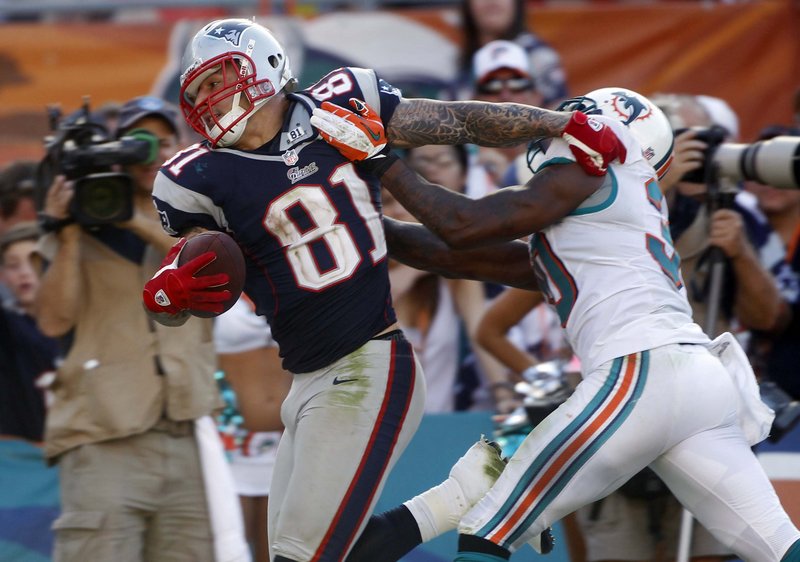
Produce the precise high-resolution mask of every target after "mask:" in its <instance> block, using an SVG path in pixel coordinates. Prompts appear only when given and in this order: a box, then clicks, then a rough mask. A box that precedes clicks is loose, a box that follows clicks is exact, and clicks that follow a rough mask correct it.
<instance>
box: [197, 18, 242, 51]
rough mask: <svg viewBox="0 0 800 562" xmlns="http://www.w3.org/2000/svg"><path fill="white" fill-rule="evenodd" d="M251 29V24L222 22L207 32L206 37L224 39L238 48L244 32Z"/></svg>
mask: <svg viewBox="0 0 800 562" xmlns="http://www.w3.org/2000/svg"><path fill="white" fill-rule="evenodd" d="M248 27H250V22H221V23H219V24H217V25H215V26H214V27H213V28H211V29H209V30H208V31H207V32H206V37H213V38H214V39H222V40H224V41H227V42H228V43H230V44H231V45H233V46H234V47H238V46H239V43H240V42H241V39H242V33H244V30H245V29H247V28H248Z"/></svg>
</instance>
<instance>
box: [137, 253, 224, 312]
mask: <svg viewBox="0 0 800 562" xmlns="http://www.w3.org/2000/svg"><path fill="white" fill-rule="evenodd" d="M184 244H186V238H181V240H180V241H179V242H178V243H177V244H175V245H174V246H173V247H172V249H171V250H170V251H169V253H168V254H167V257H166V258H164V261H163V262H161V269H159V270H158V271H157V272H156V274H155V275H154V276H153V278H152V279H150V281H148V282H147V283H145V286H144V293H143V295H142V298H143V299H144V305H145V306H146V307H147V309H148V310H150V311H152V312H155V313H162V312H166V313H167V314H178V313H180V312H183V311H185V310H199V311H203V312H213V313H216V314H220V313H222V309H223V303H224V302H225V301H227V300H228V299H229V298H231V292H230V291H228V290H227V289H223V287H224V286H225V285H227V284H228V280H229V277H228V274H227V273H217V274H215V275H201V276H200V277H195V276H194V275H195V274H196V273H197V272H198V271H200V270H201V269H203V268H204V267H205V266H207V265H208V264H210V263H211V262H213V261H214V260H215V259H217V256H216V255H215V254H214V252H206V253H204V254H200V255H199V256H197V257H196V258H194V259H193V260H192V261H190V262H188V263H185V264H183V265H182V266H180V267H178V258H179V257H180V254H181V249H182V248H183V246H184Z"/></svg>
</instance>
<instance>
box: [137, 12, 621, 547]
mask: <svg viewBox="0 0 800 562" xmlns="http://www.w3.org/2000/svg"><path fill="white" fill-rule="evenodd" d="M180 81H181V99H180V103H181V108H182V110H183V113H184V117H185V118H186V121H187V122H188V123H189V125H191V126H192V128H193V129H194V130H195V131H197V132H198V133H199V134H201V135H202V136H203V137H205V139H206V140H205V141H204V142H202V143H200V144H196V145H194V146H191V147H189V148H187V149H186V150H183V151H182V152H179V153H178V154H176V155H175V156H174V157H173V158H172V159H171V160H169V161H167V162H166V163H165V164H164V166H163V167H162V168H161V170H160V172H159V174H158V176H157V178H156V181H155V187H154V190H153V198H154V200H155V204H156V207H157V208H158V212H159V214H160V216H161V219H162V224H163V227H164V229H165V230H166V231H167V232H168V233H170V234H172V235H174V236H178V237H182V238H181V240H180V241H179V242H178V243H177V244H176V245H175V246H174V248H173V252H171V254H170V255H169V256H168V257H167V259H166V260H165V262H164V264H163V267H162V269H161V270H160V271H159V272H158V273H157V274H156V275H155V276H154V277H153V279H151V280H150V281H149V282H148V283H147V284H146V286H145V290H144V301H145V305H146V307H147V309H148V311H149V312H150V314H151V315H152V316H153V317H154V318H155V319H157V320H158V321H160V322H162V323H165V324H168V325H177V324H180V323H181V322H183V321H185V319H186V318H187V317H188V316H189V315H190V313H191V312H190V311H204V312H213V313H218V312H220V311H221V309H222V305H221V302H222V301H224V300H226V299H227V298H228V297H229V296H230V293H229V291H228V290H227V288H226V283H227V280H228V278H227V274H218V275H206V276H203V275H202V272H201V271H200V270H201V269H202V267H204V266H205V265H206V264H208V263H209V262H210V261H212V260H213V259H214V255H213V254H212V253H207V254H205V255H203V256H200V257H198V258H195V259H194V260H192V261H190V262H189V263H187V264H185V265H183V266H181V267H177V263H178V256H179V253H180V249H181V248H182V246H183V244H184V243H185V240H186V239H187V237H191V236H192V235H194V234H195V233H198V232H201V231H203V230H221V231H226V232H228V233H230V234H231V235H232V236H233V237H234V238H235V239H236V241H237V242H238V243H239V245H240V247H241V248H242V250H243V251H244V254H245V256H246V258H247V277H246V283H245V292H246V293H247V295H248V296H249V297H250V298H251V299H252V300H253V301H254V302H255V304H256V308H257V312H258V313H259V314H262V315H264V316H266V317H267V319H268V321H269V324H270V327H271V329H272V333H273V336H274V338H275V340H276V341H277V342H278V344H279V346H280V352H281V357H282V358H283V363H284V367H285V368H286V369H287V370H289V371H290V372H291V373H293V375H294V380H293V384H292V387H291V390H290V392H289V395H288V396H287V398H286V400H285V402H284V404H283V407H282V420H283V422H284V424H285V427H286V430H285V433H284V437H283V439H282V441H281V444H280V448H279V451H278V459H277V462H276V467H275V472H274V477H273V483H272V497H271V501H270V509H269V511H270V513H269V536H270V541H271V544H270V551H271V552H270V557H271V559H272V560H274V561H275V562H287V561H295V562H306V561H311V560H314V561H319V562H328V561H340V560H348V561H361V560H364V561H370V562H372V561H374V560H397V559H399V558H400V557H401V556H402V555H403V554H404V553H406V552H407V551H409V550H410V549H412V548H413V547H414V546H416V545H417V544H419V543H420V542H421V541H425V540H428V539H430V538H432V537H434V536H436V535H438V534H440V533H442V532H444V531H447V530H449V529H453V528H455V525H456V524H457V522H458V520H459V519H460V517H461V515H462V514H463V513H464V512H465V511H466V510H467V509H468V508H469V507H470V506H471V505H473V504H474V503H475V502H477V501H478V500H479V499H480V498H481V497H482V496H483V494H484V492H485V491H486V490H487V489H488V488H489V487H490V486H491V484H492V483H493V482H494V480H495V479H496V477H497V475H498V474H499V472H500V471H501V470H502V466H503V464H502V461H501V460H500V458H499V455H498V453H497V451H496V450H495V448H493V447H492V446H490V445H489V444H488V443H487V442H486V441H485V440H481V441H479V442H478V443H476V444H475V445H474V446H473V447H472V448H471V449H470V450H469V451H468V452H467V454H466V455H464V457H462V458H461V459H460V460H459V462H458V463H456V465H455V466H454V467H453V469H452V470H451V472H450V475H449V477H448V479H447V480H446V481H445V482H444V483H443V484H441V485H439V486H437V487H435V488H433V489H431V490H428V491H427V492H425V493H423V494H421V495H420V496H417V497H416V498H413V499H412V500H409V501H408V502H406V503H405V504H404V505H402V506H400V507H398V508H397V509H395V510H392V511H390V512H388V513H385V514H382V515H379V516H372V517H371V513H372V510H373V508H374V505H375V503H376V501H377V499H378V497H379V495H380V492H381V490H382V488H383V485H384V484H385V481H386V478H387V476H388V474H389V471H390V470H391V468H392V466H393V465H394V464H395V462H396V461H397V459H398V458H399V456H400V455H401V454H402V452H403V450H404V449H405V447H406V446H407V445H408V443H409V441H410V439H411V437H412V435H413V434H414V432H415V430H416V428H417V427H418V425H419V422H420V419H421V417H422V413H423V405H424V402H425V387H424V377H423V375H422V373H421V370H420V367H419V363H418V362H417V360H416V358H415V357H414V354H413V351H412V348H411V345H410V344H409V343H408V342H407V341H406V340H405V338H404V337H403V335H402V333H401V332H400V330H399V329H398V326H397V323H396V321H395V313H394V310H393V309H392V304H391V299H390V294H389V277H388V271H387V245H386V239H385V236H384V226H383V222H382V217H381V206H380V190H379V184H378V181H377V179H376V176H375V175H373V174H367V173H364V172H359V171H358V170H357V169H356V167H355V166H354V165H353V164H352V163H351V162H350V161H349V160H348V159H347V158H345V157H344V156H342V154H340V153H339V151H337V150H336V149H335V148H333V147H332V146H330V145H328V144H327V143H326V142H324V140H322V139H321V138H320V137H319V134H318V131H317V130H316V129H315V128H314V127H313V126H312V124H311V121H310V117H311V114H312V112H313V110H314V108H316V107H320V106H322V105H324V104H326V103H332V104H337V105H346V104H347V103H348V101H349V100H350V99H351V98H357V99H361V100H365V101H366V102H367V103H369V104H370V105H371V106H372V107H373V108H375V109H376V111H377V112H378V113H379V115H380V117H381V120H382V121H383V123H385V124H386V134H385V135H384V133H383V131H380V130H379V131H375V130H371V129H369V128H368V127H367V129H365V133H366V138H368V139H369V142H370V143H371V145H370V147H367V148H368V149H369V150H372V149H374V148H375V147H382V146H384V145H385V144H386V143H387V142H388V143H390V144H391V145H393V146H417V145H425V144H459V143H476V144H483V145H494V146H502V145H506V144H508V145H513V144H519V143H520V142H522V141H526V140H528V139H531V138H534V137H541V136H550V137H553V136H555V137H558V136H562V137H563V138H564V139H565V140H567V141H568V143H569V144H570V146H571V147H572V149H573V151H574V153H575V155H576V158H577V159H578V160H579V162H580V163H581V165H582V166H583V167H584V169H585V170H587V171H588V172H589V173H592V174H595V175H597V174H602V173H603V172H604V171H605V167H606V166H607V165H608V164H609V163H610V162H611V160H613V159H615V158H617V157H623V158H624V154H623V153H622V152H620V151H621V150H622V148H621V145H620V144H619V141H618V139H617V138H616V136H615V135H614V134H613V133H612V132H611V131H610V129H608V128H606V127H605V126H602V125H601V126H599V127H597V126H592V125H593V124H592V123H587V119H586V116H585V115H583V114H582V113H579V112H566V113H559V112H553V111H547V110H543V109H540V108H536V107H529V106H523V105H515V104H489V103H479V102H439V101H434V100H426V99H413V100H412V99H404V98H403V97H402V96H401V93H400V91H399V90H398V89H397V88H395V87H393V86H392V85H390V84H388V83H387V82H385V81H384V80H382V79H380V78H379V77H378V76H377V75H376V73H375V72H374V71H373V70H368V69H361V68H341V69H338V70H335V71H333V72H330V73H329V74H327V75H326V76H325V77H323V78H322V79H321V80H320V81H319V82H317V83H316V84H314V85H313V86H311V87H310V88H308V89H306V90H303V91H300V92H296V93H295V92H294V90H295V85H296V80H295V79H294V77H293V76H292V72H291V70H290V67H289V63H288V60H287V59H286V55H285V53H284V50H283V48H282V46H281V45H280V44H279V43H278V42H277V41H276V40H275V39H274V37H273V36H272V35H271V34H270V33H269V31H268V30H266V29H265V28H264V27H262V26H260V25H258V24H256V23H254V22H252V21H249V20H242V19H228V20H220V21H215V22H212V23H210V24H208V25H206V26H205V27H204V28H203V29H201V30H200V31H199V32H198V33H197V34H196V35H195V36H194V38H193V39H192V41H191V42H190V44H189V45H188V47H187V51H186V54H185V56H184V61H183V64H182V73H181V80H180ZM387 138H388V139H387ZM518 250H519V248H518V247H514V246H513V245H512V246H511V247H510V248H509V251H510V252H516V251H518ZM523 251H524V248H523ZM520 278H522V275H520Z"/></svg>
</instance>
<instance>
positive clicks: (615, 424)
mask: <svg viewBox="0 0 800 562" xmlns="http://www.w3.org/2000/svg"><path fill="white" fill-rule="evenodd" d="M639 356H640V357H641V359H640V365H639V375H638V377H637V379H636V384H635V386H634V390H633V393H631V396H630V397H629V398H628V400H627V401H626V402H625V405H624V406H623V407H622V409H621V410H620V412H619V413H618V414H617V416H616V417H615V418H614V420H613V421H612V422H611V423H610V424H608V426H607V427H606V428H605V429H604V430H603V432H602V433H601V434H600V435H598V436H597V438H596V439H594V440H593V441H592V444H591V445H590V446H589V447H587V448H586V449H584V450H583V451H582V452H581V454H580V455H578V457H576V458H575V459H574V460H573V462H572V463H570V465H569V468H567V470H565V471H564V473H563V474H561V476H559V478H558V480H557V481H556V482H555V483H553V484H552V485H551V486H550V489H549V490H548V491H547V492H546V493H545V495H544V496H543V497H542V499H541V500H540V501H539V503H538V505H537V506H536V508H535V509H534V510H533V511H531V513H530V514H529V515H528V516H527V517H526V518H525V520H524V521H523V522H522V523H521V524H520V525H519V526H518V527H517V528H516V530H515V531H514V532H513V533H511V535H509V538H508V539H507V540H506V541H504V542H505V543H507V544H511V543H513V542H514V541H516V540H517V539H518V538H519V537H520V535H522V533H523V532H524V531H525V530H526V529H527V528H528V527H529V526H530V525H532V524H533V522H534V521H535V520H536V518H537V517H539V516H540V515H541V514H542V512H543V511H544V510H545V509H546V508H547V506H549V505H550V504H551V503H552V502H553V500H554V499H555V498H556V497H557V496H558V494H560V493H561V491H562V490H563V489H564V488H566V486H567V485H568V484H569V482H570V480H571V479H572V478H573V477H574V476H575V474H576V473H577V472H578V470H580V469H581V467H583V465H585V464H586V463H587V462H588V461H589V459H590V458H592V456H593V455H594V454H595V453H596V452H597V451H598V450H599V449H600V447H602V446H603V445H604V444H605V443H606V441H608V440H609V439H610V438H611V436H612V435H614V433H616V431H617V430H618V429H619V428H620V427H621V426H622V424H623V423H624V422H625V420H626V419H628V417H629V416H630V414H631V412H633V408H634V407H635V406H636V403H637V402H638V400H639V397H640V396H641V395H642V391H643V390H644V387H645V384H646V383H647V373H648V369H649V366H650V352H649V351H643V352H642V353H640V354H639Z"/></svg>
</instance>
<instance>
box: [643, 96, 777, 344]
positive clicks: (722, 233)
mask: <svg viewBox="0 0 800 562" xmlns="http://www.w3.org/2000/svg"><path fill="white" fill-rule="evenodd" d="M653 101H654V103H656V104H657V105H659V106H660V107H661V109H662V110H663V111H664V113H665V114H666V115H667V117H668V118H669V119H670V122H671V123H672V124H673V128H675V129H676V133H677V134H676V136H675V161H674V163H673V165H672V167H671V168H670V170H669V172H668V173H667V175H666V177H665V178H663V180H662V181H661V182H660V186H661V190H662V191H663V192H664V193H665V196H666V197H667V201H668V205H669V212H670V230H671V234H672V238H673V240H674V241H675V250H676V252H677V253H678V255H679V256H680V259H681V270H682V272H683V276H684V281H685V283H686V284H687V289H688V296H689V302H690V304H691V305H692V310H693V312H694V318H695V321H696V322H697V323H698V324H700V325H701V326H703V327H706V326H707V318H706V314H707V312H708V307H709V302H708V299H709V281H710V278H709V272H710V266H711V263H712V262H713V257H714V250H711V248H718V249H719V251H721V253H722V255H723V256H724V261H725V276H724V282H723V290H722V302H721V303H720V312H721V314H718V315H717V319H716V325H715V326H714V329H713V332H714V333H713V334H708V335H709V337H715V336H716V335H717V334H721V333H722V332H725V331H731V332H734V333H735V332H737V331H739V330H742V329H744V330H747V329H765V328H769V327H770V326H772V325H773V324H774V322H775V321H776V319H777V315H778V308H779V296H778V293H777V290H776V288H775V283H774V282H773V281H772V278H771V276H770V274H769V272H768V271H767V270H766V269H765V268H764V266H763V265H762V264H761V262H760V259H759V254H758V251H757V248H755V247H754V245H753V243H752V242H751V240H755V239H758V235H757V233H756V232H754V226H755V225H756V223H757V221H755V220H754V219H753V218H752V217H751V216H750V215H751V213H750V212H749V211H748V209H747V207H746V206H745V205H743V204H742V203H741V197H740V196H739V195H738V194H737V193H738V192H739V187H738V186H737V185H735V184H734V183H732V182H731V181H730V180H728V179H727V178H722V179H721V180H720V182H721V185H720V188H719V192H714V193H711V194H710V192H709V188H708V185H707V183H706V181H705V179H706V178H705V177H704V175H703V174H702V173H700V172H701V171H702V170H703V169H704V166H705V165H706V164H707V163H706V162H705V160H706V154H707V151H708V149H709V144H708V142H707V141H706V140H704V139H703V134H702V132H701V131H703V130H710V129H711V128H712V127H714V126H715V125H716V126H717V127H720V124H719V123H715V121H714V119H713V116H712V115H709V113H708V111H707V107H708V106H707V105H705V106H704V105H703V104H701V103H700V102H699V101H698V100H697V98H696V96H689V95H664V94H662V95H661V96H654V98H653ZM725 125H726V127H725V129H728V128H734V127H735V126H734V125H732V124H730V123H728V122H726V123H725ZM717 131H719V132H720V133H721V134H725V132H724V131H722V130H720V129H717ZM730 136H731V133H730V131H729V130H728V131H727V136H726V138H727V139H730ZM717 255H719V254H717ZM732 322H733V324H732Z"/></svg>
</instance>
